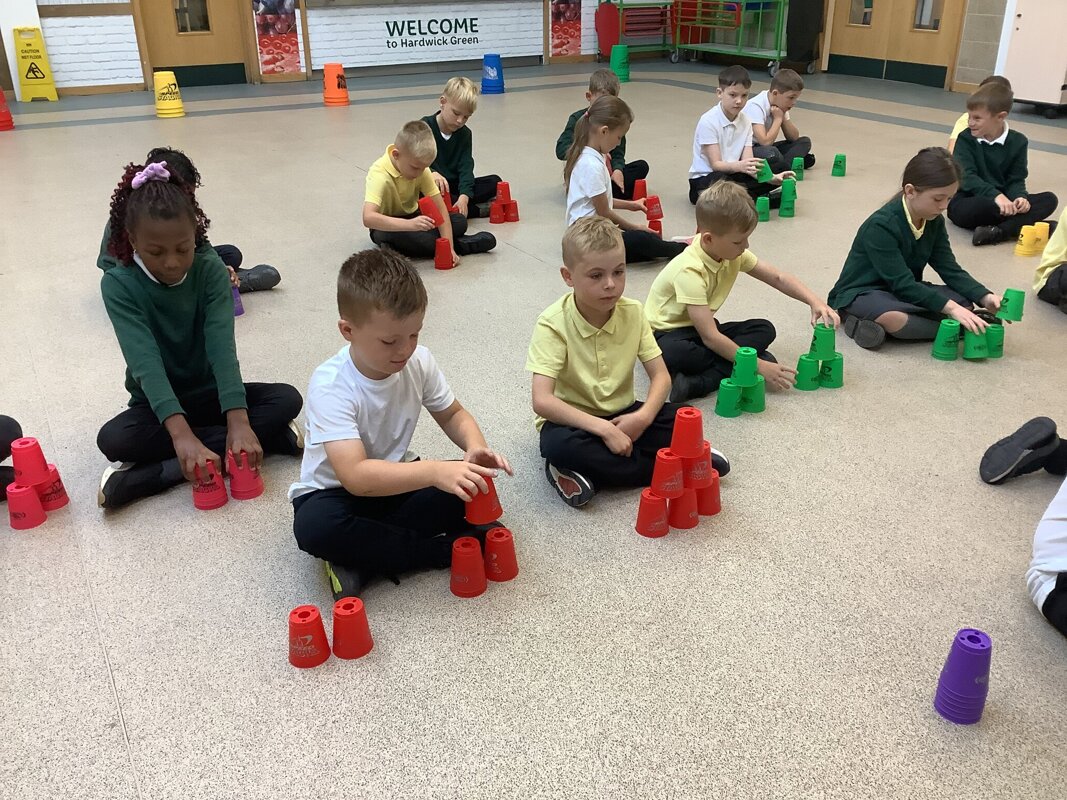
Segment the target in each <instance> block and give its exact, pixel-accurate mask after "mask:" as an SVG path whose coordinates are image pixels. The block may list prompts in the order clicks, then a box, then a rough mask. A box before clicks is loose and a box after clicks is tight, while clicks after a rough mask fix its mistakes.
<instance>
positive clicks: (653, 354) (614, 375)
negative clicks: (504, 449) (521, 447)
mask: <svg viewBox="0 0 1067 800" xmlns="http://www.w3.org/2000/svg"><path fill="white" fill-rule="evenodd" d="M660 355H662V353H661V351H660V349H659V345H658V344H656V339H655V337H653V336H652V328H650V327H649V325H648V320H646V319H645V312H644V310H643V309H642V308H641V304H640V303H639V302H637V301H636V300H631V299H630V298H628V297H620V298H619V302H618V303H616V305H615V311H614V312H613V313H612V315H611V318H610V319H609V320H608V321H607V322H606V323H605V324H604V327H603V328H594V327H593V326H592V325H590V324H589V323H588V322H587V321H586V319H585V317H583V316H582V315H581V313H580V312H579V311H578V307H577V306H576V305H575V303H574V293H573V292H572V293H570V294H565V295H563V297H561V298H560V299H559V300H557V301H556V302H555V303H553V304H552V305H550V306H549V307H548V308H546V309H545V310H544V311H542V312H541V316H539V317H538V318H537V325H536V327H534V333H533V338H531V340H530V351H529V353H528V354H527V356H526V370H527V372H533V373H536V374H537V375H544V376H546V377H548V378H554V379H555V381H556V390H555V395H556V397H558V398H559V399H560V400H562V401H563V402H564V403H566V404H567V405H570V406H574V407H575V408H577V409H578V410H579V411H584V412H585V413H587V414H592V415H593V416H596V417H607V416H610V415H611V414H616V413H618V412H619V411H622V410H623V409H624V408H626V407H627V406H630V405H633V403H634V400H635V398H634V364H635V363H636V362H637V360H638V359H640V360H641V363H645V362H646V361H651V360H652V359H654V358H657V357H658V356H660ZM544 424H545V420H544V417H538V418H537V430H541V426H542V425H544Z"/></svg>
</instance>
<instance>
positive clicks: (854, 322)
mask: <svg viewBox="0 0 1067 800" xmlns="http://www.w3.org/2000/svg"><path fill="white" fill-rule="evenodd" d="M842 327H844V329H845V335H846V336H848V337H849V338H850V339H851V340H852V341H854V342H855V343H856V344H858V345H859V346H860V347H862V348H863V349H864V350H877V349H878V348H879V347H881V346H882V343H883V342H884V341H885V328H883V327H882V326H881V325H879V324H878V323H877V322H875V321H874V320H870V319H860V318H859V317H857V316H856V315H855V314H849V315H848V316H847V317H845V324H844V325H843V326H842Z"/></svg>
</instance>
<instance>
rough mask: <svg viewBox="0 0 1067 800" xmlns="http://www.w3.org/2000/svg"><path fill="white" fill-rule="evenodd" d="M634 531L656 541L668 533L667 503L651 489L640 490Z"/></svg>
mask: <svg viewBox="0 0 1067 800" xmlns="http://www.w3.org/2000/svg"><path fill="white" fill-rule="evenodd" d="M634 530H636V531H637V532H638V533H639V534H641V535H642V536H647V537H648V538H649V539H658V538H659V537H660V536H666V535H667V534H668V533H670V530H671V528H670V525H669V524H668V523H667V501H666V500H664V499H663V498H662V497H660V496H659V495H658V494H656V493H655V492H653V491H652V490H651V489H642V490H641V504H640V505H639V506H638V507H637V524H636V525H635V526H634Z"/></svg>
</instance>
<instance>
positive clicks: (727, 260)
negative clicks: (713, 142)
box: [645, 181, 840, 402]
mask: <svg viewBox="0 0 1067 800" xmlns="http://www.w3.org/2000/svg"><path fill="white" fill-rule="evenodd" d="M696 221H697V236H696V238H695V239H693V242H692V244H690V245H689V247H687V248H686V250H685V252H683V253H682V254H681V255H679V256H677V257H676V258H674V259H672V260H671V261H670V263H668V264H667V266H666V267H664V268H663V271H662V272H660V274H659V275H657V276H656V278H655V280H654V281H653V282H652V288H651V289H650V290H649V292H648V300H647V301H646V302H645V315H646V317H647V318H648V321H649V324H651V325H652V329H653V331H655V337H656V341H657V342H658V343H659V346H660V347H661V348H662V350H663V360H664V361H665V362H666V364H667V369H668V370H669V371H670V373H671V375H672V376H673V380H672V383H671V393H670V400H671V402H684V401H686V400H688V399H690V398H693V397H704V396H705V395H708V394H711V393H712V392H714V391H715V390H716V389H718V388H719V383H720V382H721V381H722V379H723V378H728V377H730V373H731V371H732V370H733V362H734V357H735V355H736V353H737V349H738V348H739V347H752V348H754V349H755V350H756V353H757V354H758V356H759V362H758V363H759V372H760V374H761V375H762V376H763V377H764V379H765V380H766V382H767V388H768V389H788V388H789V387H791V386H792V385H793V380H794V378H795V376H796V370H793V369H790V368H788V367H783V366H781V365H780V364H778V363H777V361H776V360H775V358H774V356H772V355H771V354H770V352H768V350H767V348H768V347H770V346H771V342H773V341H774V337H775V330H774V326H773V325H772V324H771V323H770V322H769V321H767V320H765V319H749V320H745V321H743V322H723V323H720V322H719V321H718V320H717V319H716V318H715V315H716V313H717V312H718V310H719V308H720V307H721V306H722V304H723V303H725V302H726V298H727V297H728V296H729V294H730V290H731V289H732V288H733V285H734V281H735V280H736V279H737V276H738V274H740V273H742V272H744V273H747V274H748V275H751V276H752V277H753V278H756V279H758V280H760V281H763V282H764V283H766V284H767V285H768V286H770V287H772V288H774V289H777V290H778V291H780V292H781V293H782V294H784V295H786V296H788V297H792V298H793V299H795V300H799V301H801V302H802V303H806V304H807V305H808V306H809V307H810V309H811V322H812V324H813V325H814V324H815V323H816V322H819V321H822V322H825V323H826V324H828V325H833V326H834V327H835V328H836V327H837V325H838V324H839V323H840V319H839V318H838V316H837V313H836V312H835V311H834V310H833V309H831V308H830V306H829V305H827V303H826V302H825V301H824V300H822V299H820V298H818V297H816V296H815V294H814V293H813V292H812V291H811V290H810V289H808V287H807V286H805V285H804V284H803V283H802V282H801V281H800V279H799V278H797V277H796V276H795V275H790V274H789V273H787V272H783V271H781V270H779V269H777V268H775V267H773V266H771V265H770V264H768V263H767V262H765V261H761V260H760V259H758V258H757V257H756V255H755V254H754V253H752V251H750V250H749V249H748V239H749V237H750V236H751V235H752V232H753V231H754V230H755V229H756V207H755V205H754V204H753V202H752V198H751V197H749V196H748V193H747V192H745V190H744V188H743V187H741V186H739V185H737V184H736V183H731V182H729V181H721V182H719V183H716V184H715V185H713V186H711V187H710V188H708V189H705V190H704V192H702V193H701V195H700V197H699V198H698V199H697V203H696Z"/></svg>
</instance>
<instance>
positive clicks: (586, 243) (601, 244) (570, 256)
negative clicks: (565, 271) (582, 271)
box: [563, 215, 625, 269]
mask: <svg viewBox="0 0 1067 800" xmlns="http://www.w3.org/2000/svg"><path fill="white" fill-rule="evenodd" d="M615 249H620V250H622V249H625V248H624V246H623V243H622V231H620V230H619V226H618V225H616V224H615V223H614V222H612V221H611V220H610V219H608V218H607V217H598V216H595V215H594V216H591V217H582V218H581V219H576V220H575V221H574V222H573V223H572V224H571V226H570V227H569V228H567V230H566V232H565V233H564V234H563V263H564V264H565V265H566V266H567V267H569V268H570V269H574V268H575V267H577V266H578V264H579V263H580V262H581V261H582V259H583V258H585V256H587V255H588V254H589V253H606V252H608V251H609V250H615Z"/></svg>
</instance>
